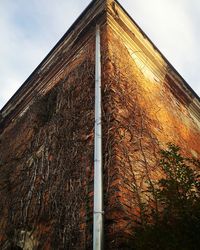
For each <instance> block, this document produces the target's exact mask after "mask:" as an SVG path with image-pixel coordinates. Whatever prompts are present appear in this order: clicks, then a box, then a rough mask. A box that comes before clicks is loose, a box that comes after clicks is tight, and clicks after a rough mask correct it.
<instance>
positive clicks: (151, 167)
mask: <svg viewBox="0 0 200 250" xmlns="http://www.w3.org/2000/svg"><path fill="white" fill-rule="evenodd" d="M96 22H98V23H100V24H101V54H102V57H101V61H102V114H103V118H102V125H103V166H104V170H103V173H104V210H105V226H104V231H105V249H125V246H126V243H127V242H128V240H129V239H130V238H131V237H132V233H133V230H134V229H133V227H134V225H135V224H136V223H140V224H142V223H143V221H144V219H145V215H146V213H148V209H150V208H151V207H155V206H156V203H155V197H153V195H152V194H153V193H151V195H150V194H149V193H148V192H146V191H147V189H148V188H151V189H152V190H153V189H154V181H155V180H157V179H159V178H160V177H162V172H161V170H160V169H159V166H158V152H159V150H160V149H161V148H164V147H165V146H166V143H167V142H173V143H175V144H177V145H180V146H181V147H182V150H183V152H185V153H186V154H188V155H189V156H193V157H196V158H199V157H200V127H199V114H200V112H199V111H198V105H199V100H198V98H197V96H196V95H195V94H194V92H191V90H190V89H189V88H188V86H187V85H185V83H184V82H183V80H182V79H181V78H180V76H179V75H178V73H176V72H175V71H174V69H173V68H171V66H170V65H169V63H168V62H167V61H166V60H165V59H164V58H163V57H162V56H161V55H160V54H159V52H158V51H157V50H156V48H154V46H152V44H151V43H150V41H149V40H148V39H147V38H146V37H145V36H144V34H143V33H142V31H141V30H139V28H138V26H137V25H136V24H135V23H134V22H133V21H132V20H130V17H128V16H127V14H126V13H125V12H124V10H122V8H121V7H120V6H119V4H118V3H117V2H116V1H103V0H99V1H93V2H92V4H91V5H90V6H89V8H88V9H86V11H85V12H84V15H82V16H81V18H79V20H78V22H77V23H75V24H74V26H73V28H74V30H75V31H76V32H75V31H73V30H72V31H71V33H69V34H67V36H66V37H65V38H64V39H63V40H62V42H61V43H60V44H58V45H57V47H55V48H54V50H53V52H52V54H50V55H49V57H47V59H46V61H44V62H43V63H42V65H41V66H39V68H38V69H37V70H36V72H35V73H34V74H33V76H31V77H30V78H29V79H28V82H27V83H26V84H25V85H24V86H23V87H22V88H21V89H20V90H19V92H18V93H17V94H16V95H15V96H14V97H13V99H11V100H10V102H9V103H8V105H7V106H6V107H5V108H4V109H3V110H2V111H1V114H2V118H1V122H0V129H1V132H0V171H1V175H0V247H1V249H10V248H11V247H17V246H18V247H21V248H22V249H70V250H71V249H91V248H92V219H93V218H92V210H93V153H94V152H93V150H94V98H95V97H94V86H95V84H94V83H95V77H94V75H95V72H94V71H95V25H94V24H95V23H96ZM122 31H123V32H122ZM33 86H34V87H33ZM157 209H160V208H157Z"/></svg>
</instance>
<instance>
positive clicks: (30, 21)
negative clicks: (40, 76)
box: [0, 0, 200, 109]
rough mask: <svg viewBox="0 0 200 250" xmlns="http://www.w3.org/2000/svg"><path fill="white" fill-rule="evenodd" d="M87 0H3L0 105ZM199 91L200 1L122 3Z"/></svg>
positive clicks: (122, 0) (127, 0) (131, 0)
mask: <svg viewBox="0 0 200 250" xmlns="http://www.w3.org/2000/svg"><path fill="white" fill-rule="evenodd" d="M89 2H90V1H89V0H74V1H71V0H0V31H1V38H0V109H1V108H2V107H3V105H4V104H5V103H6V102H7V101H8V100H9V98H10V97H11V96H12V95H13V94H14V93H15V91H16V90H17V89H18V88H19V87H20V85H21V84H22V83H23V82H24V81H25V80H26V78H27V77H28V76H29V75H30V74H31V73H32V71H33V70H34V69H35V68H36V67H37V65H38V64H39V63H40V62H41V61H42V59H43V58H44V57H45V56H46V55H47V53H48V52H49V51H50V49H51V48H52V47H53V46H54V45H55V44H56V43H57V42H58V40H59V39H60V38H61V37H62V35H63V34H64V33H65V32H66V31H67V29H68V28H69V27H70V26H71V24H72V23H73V22H74V21H75V19H76V18H77V17H78V16H79V15H80V13H81V12H82V11H83V10H84V8H85V7H86V6H87V5H88V4H89ZM119 2H120V3H121V4H122V5H123V6H124V8H125V9H126V10H127V11H128V13H129V14H130V15H131V16H132V17H133V19H134V20H135V21H136V22H137V23H138V24H139V25H140V27H141V28H142V29H143V31H144V32H145V33H146V34H147V35H148V36H149V37H150V39H151V40H152V41H153V42H154V44H155V45H156V46H157V47H158V48H159V49H160V51H161V52H162V53H163V54H164V55H165V56H166V57H167V59H168V60H169V61H170V62H171V63H172V65H173V66H174V67H175V68H176V69H177V70H178V72H179V73H180V74H181V75H182V76H183V77H184V78H185V80H186V81H187V82H188V83H189V85H190V86H191V87H192V88H193V89H194V90H195V91H196V93H197V94H198V95H200V73H199V70H200V28H199V25H200V0H120V1H119Z"/></svg>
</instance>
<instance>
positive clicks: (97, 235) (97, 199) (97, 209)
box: [93, 25, 103, 250]
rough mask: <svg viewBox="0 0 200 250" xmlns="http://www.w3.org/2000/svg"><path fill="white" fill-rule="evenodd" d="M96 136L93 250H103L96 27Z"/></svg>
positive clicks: (99, 96)
mask: <svg viewBox="0 0 200 250" xmlns="http://www.w3.org/2000/svg"><path fill="white" fill-rule="evenodd" d="M95 57H96V58H95V60H96V64H95V135H94V210H93V250H102V249H103V165H102V121H101V45H100V27H99V25H97V26H96V52H95Z"/></svg>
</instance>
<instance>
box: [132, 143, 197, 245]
mask: <svg viewBox="0 0 200 250" xmlns="http://www.w3.org/2000/svg"><path fill="white" fill-rule="evenodd" d="M160 167H161V170H162V171H163V174H164V178H162V179H160V180H158V181H157V183H156V188H155V190H154V193H156V198H157V201H156V202H157V204H158V206H159V207H160V208H161V211H162V212H160V213H159V214H157V216H155V213H158V211H155V210H154V209H153V211H152V217H153V218H156V219H155V221H154V222H153V223H151V224H148V222H147V223H146V226H144V227H142V228H141V227H138V228H137V229H136V233H135V238H134V241H133V244H132V246H134V248H133V249H138V250H140V249H141V250H142V249H163V250H165V249H166V250H173V249H178V250H179V249H180V250H190V249H192V250H195V249H200V238H199V235H200V179H199V177H200V176H199V174H198V170H199V169H198V168H200V162H199V160H196V159H193V158H187V157H184V156H182V155H181V153H180V148H179V147H178V146H176V145H174V144H168V149H167V150H162V151H161V152H160ZM151 190H152V189H150V190H149V192H152V191H151Z"/></svg>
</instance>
